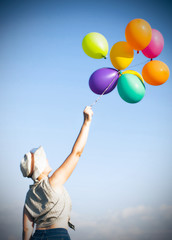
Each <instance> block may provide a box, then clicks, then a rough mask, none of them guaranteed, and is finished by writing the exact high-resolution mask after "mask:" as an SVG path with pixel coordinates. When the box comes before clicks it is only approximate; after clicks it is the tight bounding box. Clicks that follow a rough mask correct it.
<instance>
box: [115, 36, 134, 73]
mask: <svg viewBox="0 0 172 240" xmlns="http://www.w3.org/2000/svg"><path fill="white" fill-rule="evenodd" d="M133 57H134V51H133V49H132V48H131V47H130V45H129V44H128V43H127V42H124V41H120V42H117V43H115V44H114V45H113V46H112V48H111V50H110V60H111V63H112V65H113V66H114V67H115V68H116V69H118V70H122V69H125V68H127V67H128V66H129V65H130V63H131V62H132V61H133Z"/></svg>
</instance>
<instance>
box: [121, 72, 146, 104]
mask: <svg viewBox="0 0 172 240" xmlns="http://www.w3.org/2000/svg"><path fill="white" fill-rule="evenodd" d="M117 89H118V93H119V95H120V97H121V98H122V99H123V100H124V101H126V102H128V103H137V102H139V101H140V100H142V98H143V97H144V95H145V85H144V83H143V82H142V81H141V79H140V78H138V77H137V76H136V75H133V74H129V73H126V74H122V75H121V76H120V77H119V79H118V85H117Z"/></svg>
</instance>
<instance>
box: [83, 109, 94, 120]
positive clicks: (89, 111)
mask: <svg viewBox="0 0 172 240" xmlns="http://www.w3.org/2000/svg"><path fill="white" fill-rule="evenodd" d="M83 113H84V122H86V123H87V122H91V120H92V116H93V111H92V109H91V107H90V106H87V107H86V108H85V109H84V112H83Z"/></svg>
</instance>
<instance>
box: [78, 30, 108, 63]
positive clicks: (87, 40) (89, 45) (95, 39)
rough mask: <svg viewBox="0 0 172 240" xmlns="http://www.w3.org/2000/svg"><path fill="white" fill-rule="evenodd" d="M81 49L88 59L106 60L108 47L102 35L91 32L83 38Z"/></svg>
mask: <svg viewBox="0 0 172 240" xmlns="http://www.w3.org/2000/svg"><path fill="white" fill-rule="evenodd" d="M82 48H83V50H84V52H85V53H86V54H87V55H88V56H89V57H92V58H96V59H100V58H106V55H107V53H108V48H109V47H108V42H107V40H106V38H105V37H104V36H103V35H102V34H100V33H97V32H91V33H88V34H87V35H86V36H85V37H84V39H83V41H82Z"/></svg>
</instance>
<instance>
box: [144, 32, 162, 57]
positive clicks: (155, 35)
mask: <svg viewBox="0 0 172 240" xmlns="http://www.w3.org/2000/svg"><path fill="white" fill-rule="evenodd" d="M163 47H164V38H163V36H162V34H161V33H160V32H159V31H158V30H156V29H152V38H151V41H150V43H149V45H148V46H147V47H146V48H145V49H143V50H142V53H143V54H144V55H145V56H146V57H147V58H156V57H157V56H158V55H159V54H160V53H161V51H162V49H163Z"/></svg>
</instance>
